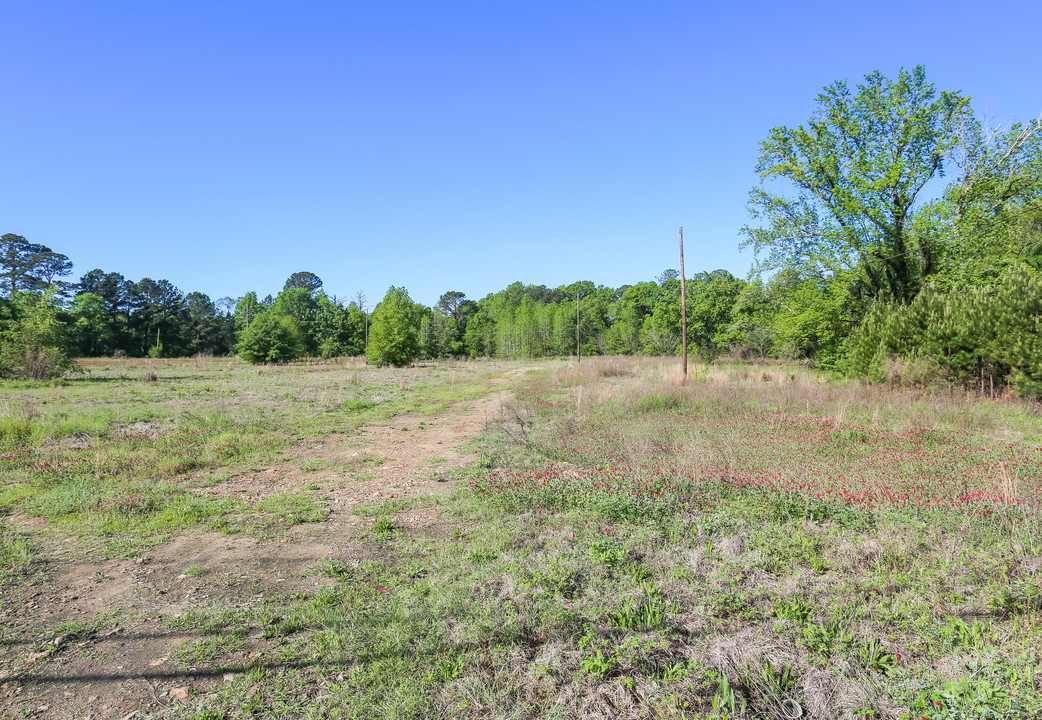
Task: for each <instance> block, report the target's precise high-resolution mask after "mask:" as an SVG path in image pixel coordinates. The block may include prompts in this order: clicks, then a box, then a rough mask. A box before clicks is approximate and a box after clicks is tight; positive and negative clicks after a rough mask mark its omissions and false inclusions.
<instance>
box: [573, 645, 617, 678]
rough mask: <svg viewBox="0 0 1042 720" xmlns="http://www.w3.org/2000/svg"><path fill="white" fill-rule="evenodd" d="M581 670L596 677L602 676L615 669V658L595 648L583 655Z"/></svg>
mask: <svg viewBox="0 0 1042 720" xmlns="http://www.w3.org/2000/svg"><path fill="white" fill-rule="evenodd" d="M581 667H582V671H583V672H584V673H586V674H588V675H593V676H594V677H597V678H603V677H605V676H606V675H608V674H609V673H610V672H611V671H612V670H614V669H615V658H614V657H612V656H611V655H605V654H604V652H603V651H602V650H601V649H600V648H597V649H596V650H595V651H594V652H593V653H590V654H587V655H584V656H583V659H582V666H581Z"/></svg>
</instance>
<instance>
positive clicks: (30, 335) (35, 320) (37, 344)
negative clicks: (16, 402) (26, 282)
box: [0, 290, 76, 380]
mask: <svg viewBox="0 0 1042 720" xmlns="http://www.w3.org/2000/svg"><path fill="white" fill-rule="evenodd" d="M54 295H55V293H54V292H53V290H52V291H48V292H46V293H44V294H42V295H36V294H29V293H18V294H16V295H14V296H13V297H11V298H8V299H7V300H4V301H2V303H0V377H5V378H21V379H28V380H50V379H52V378H56V377H60V376H61V375H63V374H64V373H65V372H67V371H69V370H72V369H74V368H75V367H76V364H75V363H74V362H73V361H72V360H71V359H70V358H69V355H68V352H67V349H68V338H67V336H66V327H65V324H64V323H63V322H62V321H61V319H60V317H59V310H60V308H59V306H58V303H57V302H56V300H55V297H54Z"/></svg>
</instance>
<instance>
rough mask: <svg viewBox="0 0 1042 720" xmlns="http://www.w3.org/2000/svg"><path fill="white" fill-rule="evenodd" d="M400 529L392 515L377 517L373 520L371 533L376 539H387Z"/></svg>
mask: <svg viewBox="0 0 1042 720" xmlns="http://www.w3.org/2000/svg"><path fill="white" fill-rule="evenodd" d="M399 530H401V528H400V527H398V525H397V524H396V523H395V522H394V518H392V517H387V516H384V517H378V518H376V520H374V521H373V527H372V533H373V535H374V536H375V537H376V539H377V540H389V539H390V538H392V537H394V535H395V534H396V533H397V532H398V531H399Z"/></svg>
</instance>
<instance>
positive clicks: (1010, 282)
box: [0, 67, 1042, 396]
mask: <svg viewBox="0 0 1042 720" xmlns="http://www.w3.org/2000/svg"><path fill="white" fill-rule="evenodd" d="M757 171H758V172H759V173H760V176H761V183H760V185H758V186H757V187H755V188H753V190H752V191H751V192H750V195H749V207H750V213H751V216H752V219H753V223H752V224H750V225H749V226H747V227H745V228H743V230H742V234H743V236H744V240H743V245H744V246H746V247H750V248H752V249H753V251H754V254H755V261H754V265H753V269H752V271H751V273H750V276H749V278H748V279H739V278H736V277H734V276H733V275H731V274H730V273H729V272H727V271H725V270H715V271H713V272H705V273H698V274H696V275H695V276H694V277H692V278H691V279H690V280H687V279H685V280H686V281H687V282H686V285H687V298H686V302H687V307H688V330H687V332H688V338H687V339H688V344H689V346H690V347H692V348H693V349H694V351H695V352H697V353H698V354H699V355H700V356H701V357H702V358H704V359H706V360H711V359H713V358H715V357H717V356H719V355H721V354H732V355H739V356H744V357H751V356H758V357H785V358H793V359H800V360H807V361H809V362H812V363H814V364H816V365H818V366H820V367H823V368H829V369H835V370H839V371H842V372H845V373H847V374H849V375H853V376H859V377H865V378H869V379H874V380H887V379H889V380H893V381H896V382H914V383H922V384H929V383H936V382H945V383H948V384H949V385H951V386H956V385H958V386H961V387H966V388H973V389H976V390H977V391H979V392H981V393H984V394H991V395H996V394H1002V393H1015V394H1020V395H1034V396H1039V395H1042V344H1040V341H1039V338H1040V337H1042V283H1040V281H1039V277H1040V270H1042V267H1040V265H1042V252H1040V249H1042V123H1040V122H1039V120H1035V121H1031V122H1027V123H1012V124H1009V125H1006V126H998V127H996V126H989V125H987V124H986V123H984V122H983V121H981V120H979V119H978V118H977V117H976V116H975V115H974V113H973V111H972V108H971V106H970V99H969V98H968V97H965V96H963V95H962V94H961V93H959V92H954V91H941V92H938V91H937V90H936V89H935V88H934V87H933V85H931V84H930V83H929V82H927V80H926V75H925V70H924V69H923V68H922V67H917V68H915V69H913V70H911V71H905V70H901V71H900V72H899V73H898V76H897V77H896V78H894V79H891V78H887V77H886V76H884V75H882V74H881V73H879V72H874V73H871V74H869V75H867V76H865V78H864V81H863V82H862V83H859V84H858V85H857V86H856V87H855V88H853V89H852V88H850V87H849V86H848V84H847V83H846V82H845V81H839V82H835V83H833V84H831V85H828V86H827V87H825V88H824V90H823V91H822V93H821V94H820V95H819V96H818V98H817V100H816V104H815V108H814V111H813V114H812V115H811V117H810V119H809V120H808V121H807V123H806V124H805V125H800V126H798V127H796V128H789V127H776V128H773V129H772V130H771V131H770V133H769V134H768V136H767V138H766V139H765V140H764V141H763V142H761V144H760V157H759V161H758V164H757ZM943 183H946V184H943ZM786 192H787V194H786ZM930 193H932V194H930ZM0 265H2V267H0V292H2V293H3V296H2V299H0V375H3V376H8V377H14V376H23V377H25V376H36V375H47V374H48V373H50V374H52V375H53V374H54V373H58V372H61V371H63V369H66V368H67V367H68V366H69V363H68V361H67V358H68V357H74V356H99V355H113V354H126V355H129V356H145V355H152V356H177V355H193V354H196V353H212V354H215V355H222V354H231V353H234V354H238V355H239V356H240V357H242V358H243V359H244V360H247V361H249V362H287V361H290V360H293V359H295V358H298V357H303V356H322V357H334V356H343V355H353V356H360V355H365V356H366V357H367V358H368V360H369V362H371V363H374V364H379V365H384V364H394V365H401V364H406V363H408V362H411V361H412V360H414V359H417V358H423V359H437V358H446V357H471V358H474V357H498V358H531V357H545V356H564V355H571V354H574V353H576V352H581V353H582V354H584V355H594V354H656V355H659V354H667V355H668V354H674V353H677V352H679V349H680V346H681V339H682V338H681V330H680V282H679V277H678V275H677V273H676V271H674V270H667V271H665V272H664V273H662V275H660V276H659V277H657V278H655V279H653V280H644V281H640V282H637V283H636V284H634V285H624V286H622V287H617V288H611V287H605V286H602V285H597V284H595V283H594V282H591V281H580V282H576V283H572V284H570V285H563V286H559V287H556V288H549V287H546V286H544V285H526V284H523V283H520V282H517V283H514V284H512V285H510V286H508V287H507V288H504V289H503V290H501V291H499V292H496V293H492V294H490V295H488V296H487V297H484V298H482V299H479V300H472V299H469V298H467V297H466V295H465V294H464V293H463V292H461V291H458V290H451V291H448V292H446V293H444V294H443V295H442V296H441V297H440V299H439V301H438V302H437V303H436V304H435V305H434V306H433V307H426V306H423V305H420V304H417V303H414V302H413V301H412V299H411V298H410V297H409V294H408V292H407V290H406V289H405V288H401V287H392V288H390V289H389V290H388V292H387V294H386V296H385V297H384V298H383V300H382V301H381V302H379V303H378V304H377V305H376V307H375V308H373V310H372V312H370V311H369V310H368V308H367V307H366V302H365V297H364V296H362V295H361V294H359V295H358V296H356V297H355V298H354V299H352V300H350V301H345V300H342V299H339V298H337V297H336V296H332V295H329V294H327V293H326V292H325V291H324V289H323V286H322V281H321V279H320V278H318V276H316V275H314V274H313V273H310V272H299V273H294V274H293V275H292V276H290V278H288V279H287V281H286V284H285V286H284V288H283V290H282V291H281V292H280V293H278V295H276V296H275V297H272V296H270V295H269V296H267V297H265V298H263V299H261V298H258V296H257V294H256V293H247V294H246V295H245V296H243V297H240V298H235V299H230V298H224V299H221V300H218V301H216V302H215V301H213V300H211V299H210V298H209V297H207V296H206V295H204V294H202V293H188V294H183V293H181V292H180V291H179V290H178V289H177V288H176V287H174V286H173V285H172V284H170V283H169V282H167V281H165V280H151V279H149V278H144V279H142V280H139V281H136V282H134V281H129V280H127V279H125V278H124V277H123V276H122V275H120V274H118V273H113V272H104V271H102V270H92V271H90V272H89V273H87V274H86V275H84V276H82V277H81V278H80V280H79V281H78V282H76V283H67V282H66V281H65V280H64V278H66V277H68V276H69V275H70V274H71V268H72V264H71V262H70V261H69V259H68V258H67V257H66V256H64V255H62V254H61V253H57V252H54V251H52V250H50V249H49V248H47V247H44V246H40V245H35V244H33V243H31V242H29V241H28V240H26V239H25V238H23V237H21V236H18V235H14V234H8V235H4V236H3V238H2V239H0ZM62 358H66V359H65V360H63V359H62Z"/></svg>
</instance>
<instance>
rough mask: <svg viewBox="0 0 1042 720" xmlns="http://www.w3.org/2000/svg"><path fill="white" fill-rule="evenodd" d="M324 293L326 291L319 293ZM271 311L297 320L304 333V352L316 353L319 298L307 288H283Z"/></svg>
mask: <svg viewBox="0 0 1042 720" xmlns="http://www.w3.org/2000/svg"><path fill="white" fill-rule="evenodd" d="M319 295H324V293H319ZM270 311H271V312H273V313H275V314H276V315H288V316H290V317H292V318H294V319H295V320H296V321H297V324H298V326H299V327H300V330H301V332H303V333H304V352H305V353H307V354H309V355H314V354H316V353H317V352H318V345H319V341H320V339H319V326H318V325H319V317H318V316H319V300H318V297H317V296H316V295H315V294H314V293H313V292H312V291H310V290H308V289H307V288H303V287H295V288H289V289H286V290H283V291H282V292H280V293H279V294H278V297H276V298H275V302H274V303H273V304H272V306H271V310H270Z"/></svg>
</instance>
